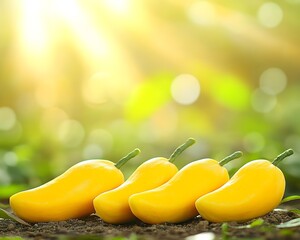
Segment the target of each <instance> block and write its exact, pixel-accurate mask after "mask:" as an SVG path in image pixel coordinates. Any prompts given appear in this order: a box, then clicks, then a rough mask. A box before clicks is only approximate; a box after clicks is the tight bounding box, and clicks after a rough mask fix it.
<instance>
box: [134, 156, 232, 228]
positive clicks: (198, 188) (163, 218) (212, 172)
mask: <svg viewBox="0 0 300 240" xmlns="http://www.w3.org/2000/svg"><path fill="white" fill-rule="evenodd" d="M228 180H229V175H228V172H227V170H226V169H225V168H224V167H222V166H220V165H219V163H218V162H217V161H216V160H213V159H202V160H198V161H195V162H192V163H189V164H188V165H186V166H185V167H183V168H182V169H181V170H180V171H178V173H176V174H175V175H174V176H173V177H172V178H171V180H170V181H168V182H167V183H165V184H163V185H162V186H160V187H158V188H155V189H153V190H149V191H145V192H142V193H137V194H134V195H132V196H131V197H130V198H129V205H130V208H131V211H132V212H133V214H134V215H135V216H136V217H137V218H139V219H140V220H142V221H143V222H145V223H149V224H158V223H164V222H169V223H178V222H183V221H186V220H188V219H191V218H193V217H195V216H197V215H198V212H197V209H196V207H195V201H196V200H197V199H198V198H199V197H200V196H203V195H204V194H207V193H209V192H211V191H213V190H215V189H217V188H219V187H220V186H222V185H223V184H225V183H226V182H227V181H228Z"/></svg>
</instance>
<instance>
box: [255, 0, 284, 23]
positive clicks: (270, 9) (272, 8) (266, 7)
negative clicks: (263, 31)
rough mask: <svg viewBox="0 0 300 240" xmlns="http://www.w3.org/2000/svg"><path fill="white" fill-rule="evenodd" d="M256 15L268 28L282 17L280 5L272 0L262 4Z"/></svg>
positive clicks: (279, 21)
mask: <svg viewBox="0 0 300 240" xmlns="http://www.w3.org/2000/svg"><path fill="white" fill-rule="evenodd" d="M257 17H258V20H259V22H260V23H261V24H262V25H263V26H265V27H268V28H274V27H277V26H278V25H279V24H280V23H281V21H282V18H283V11H282V9H281V7H280V6H279V5H278V4H276V3H273V2H266V3H264V4H262V5H261V6H260V8H259V10H258V13H257Z"/></svg>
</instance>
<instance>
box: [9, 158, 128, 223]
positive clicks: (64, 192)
mask: <svg viewBox="0 0 300 240" xmlns="http://www.w3.org/2000/svg"><path fill="white" fill-rule="evenodd" d="M123 182H124V176H123V173H122V172H121V171H120V170H119V169H118V168H116V167H115V164H114V163H113V162H110V161H107V160H86V161H83V162H80V163H78V164H76V165H74V166H72V167H71V168H69V169H68V170H67V171H66V172H64V173H63V174H61V175H60V176H58V177H56V178H54V179H53V180H51V181H49V182H48V183H45V184H43V185H41V186H39V187H37V188H34V189H30V190H27V191H23V192H19V193H16V194H14V195H13V196H11V197H10V206H11V208H12V210H13V212H14V213H15V214H16V215H17V216H19V217H20V218H22V219H23V220H25V221H28V222H48V221H60V220H66V219H70V218H78V217H82V216H86V215H89V214H91V213H93V212H94V208H93V199H94V198H95V197H96V196H97V195H99V194H100V193H103V192H105V191H108V190H111V189H113V188H116V187H118V186H119V185H121V184H122V183H123Z"/></svg>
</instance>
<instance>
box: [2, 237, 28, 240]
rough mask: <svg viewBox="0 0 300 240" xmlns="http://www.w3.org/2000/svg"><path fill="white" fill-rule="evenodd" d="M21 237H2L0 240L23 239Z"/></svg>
mask: <svg viewBox="0 0 300 240" xmlns="http://www.w3.org/2000/svg"><path fill="white" fill-rule="evenodd" d="M23 239H24V238H21V237H0V240H23Z"/></svg>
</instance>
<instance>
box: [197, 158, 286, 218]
mask: <svg viewBox="0 0 300 240" xmlns="http://www.w3.org/2000/svg"><path fill="white" fill-rule="evenodd" d="M284 190H285V178H284V175H283V173H282V172H281V170H280V169H279V168H277V167H276V166H274V165H273V164H272V163H271V162H270V161H267V160H255V161H251V162H249V163H247V164H245V165H244V166H243V167H242V168H240V169H239V170H238V171H237V172H236V173H235V174H234V175H233V177H232V178H231V179H230V181H228V182H227V183H226V184H225V185H223V186H222V187H221V188H219V189H217V190H215V191H213V192H211V193H209V194H207V195H205V196H202V197H200V198H199V199H198V200H197V201H196V203H195V205H196V207H197V210H198V212H199V214H200V215H201V216H202V217H203V218H205V219H207V220H209V221H211V222H227V221H244V220H249V219H252V218H256V217H260V216H263V215H265V214H267V213H268V212H270V211H271V210H273V209H274V208H275V207H276V206H277V205H278V204H279V203H280V201H281V199H282V197H283V194H284Z"/></svg>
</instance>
